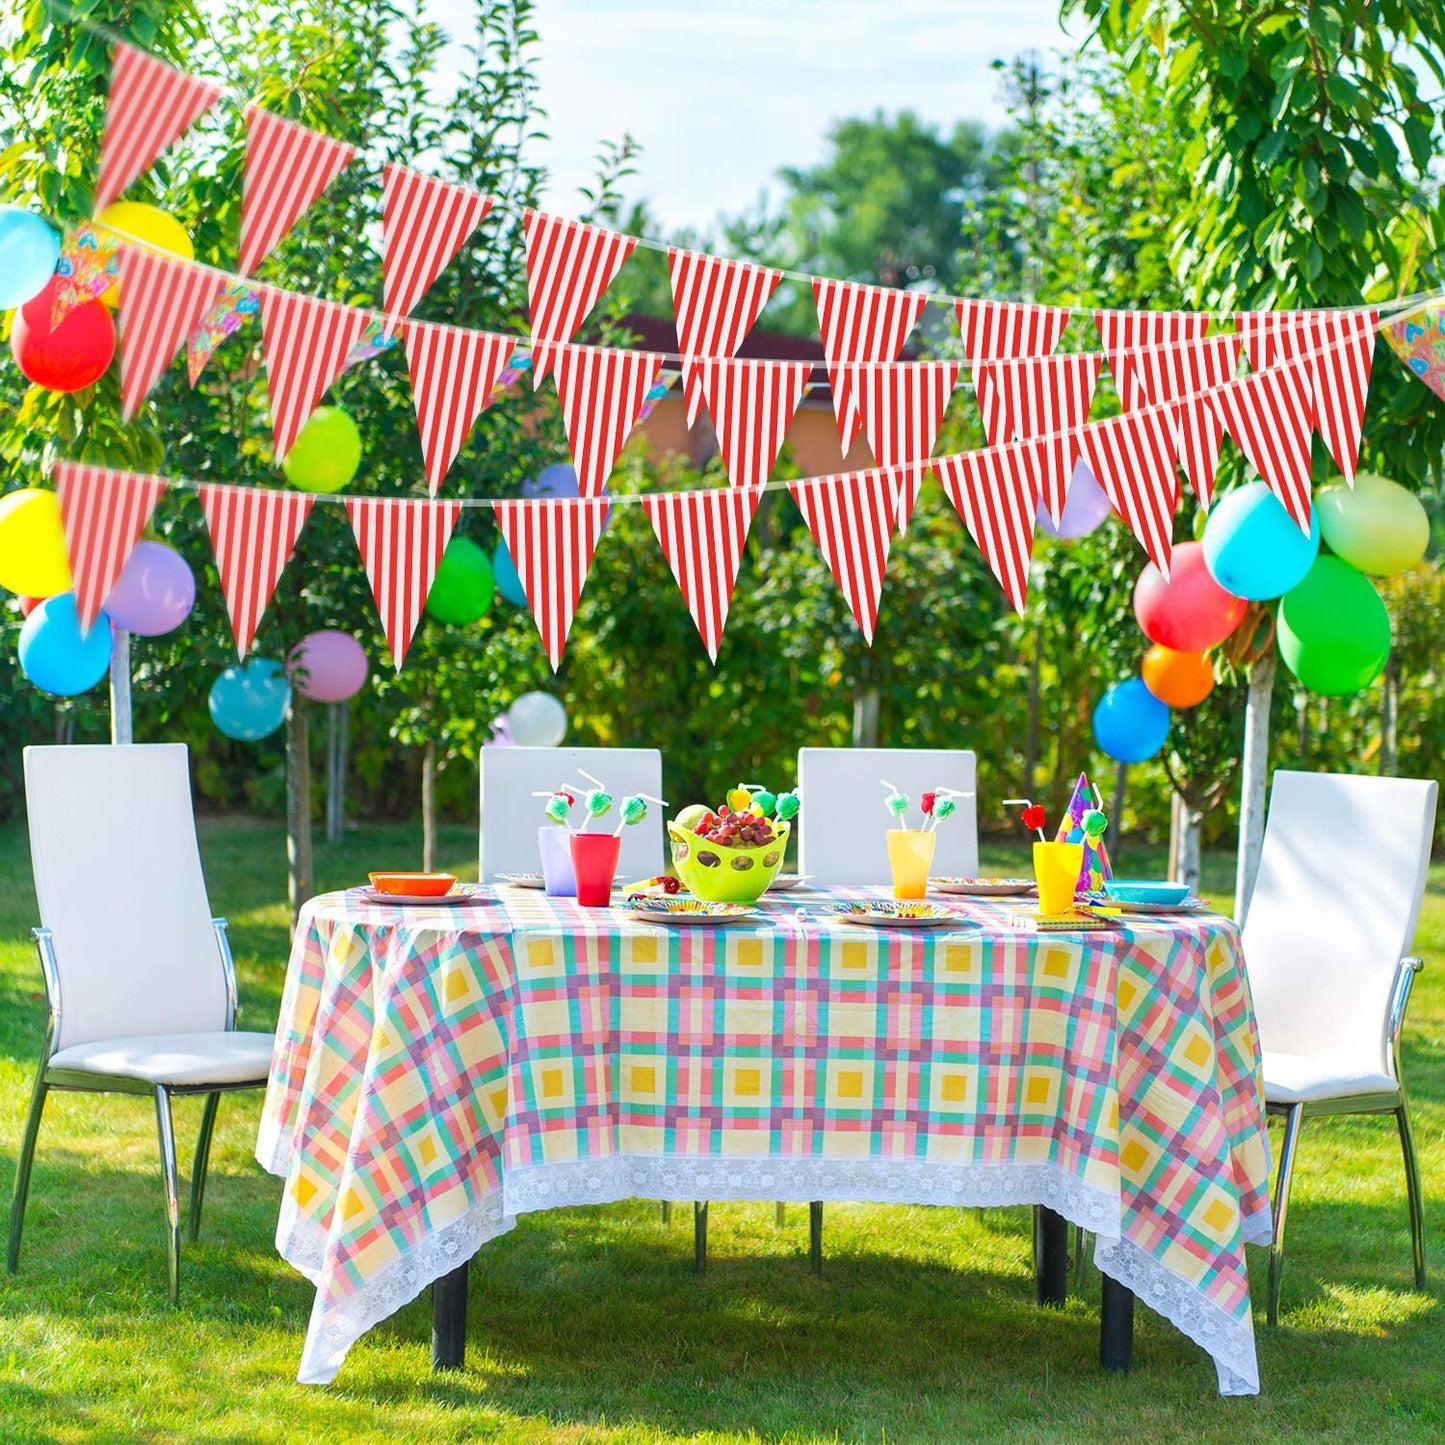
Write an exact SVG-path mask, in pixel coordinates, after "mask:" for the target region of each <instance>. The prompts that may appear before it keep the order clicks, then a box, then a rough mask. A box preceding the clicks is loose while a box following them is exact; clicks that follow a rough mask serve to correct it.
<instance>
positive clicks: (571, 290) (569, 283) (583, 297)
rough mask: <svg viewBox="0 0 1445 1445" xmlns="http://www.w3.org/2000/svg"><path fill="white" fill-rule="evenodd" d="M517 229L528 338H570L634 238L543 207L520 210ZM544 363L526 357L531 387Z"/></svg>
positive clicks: (541, 374) (542, 371)
mask: <svg viewBox="0 0 1445 1445" xmlns="http://www.w3.org/2000/svg"><path fill="white" fill-rule="evenodd" d="M522 230H523V236H524V238H525V242H526V251H527V306H528V310H529V311H530V313H531V317H532V340H533V341H571V339H572V338H573V337H574V336H575V335H576V334H577V328H578V327H579V326H581V325H582V323H583V322H584V321H585V320H586V319H587V318H588V316H590V315H591V314H592V308H593V307H594V306H595V305H596V304H597V302H598V300H599V299H600V298H601V296H602V293H603V292H604V291H605V290H606V289H607V288H608V287H609V286H610V285H611V284H612V281H613V278H614V277H615V276H616V275H617V273H618V271H620V270H621V269H622V263H623V262H624V261H626V260H627V258H628V257H629V256H630V255H631V254H632V251H633V248H634V247H635V246H636V245H637V242H636V241H635V240H634V239H633V238H632V237H631V236H623V235H621V234H619V233H618V232H617V231H607V230H604V229H603V228H602V227H601V226H589V225H587V224H586V223H585V222H584V221H569V220H567V219H566V218H565V217H563V216H549V215H548V214H547V213H546V212H545V211H532V210H527V211H523V213H522ZM547 365H548V363H546V362H543V363H542V364H541V365H539V364H538V360H537V358H536V357H535V356H534V357H533V358H532V385H533V386H534V387H535V386H537V385H538V384H539V383H540V382H541V381H542V379H543V377H545V376H546V374H547Z"/></svg>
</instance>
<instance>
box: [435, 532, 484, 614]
mask: <svg viewBox="0 0 1445 1445" xmlns="http://www.w3.org/2000/svg"><path fill="white" fill-rule="evenodd" d="M496 587H497V584H496V579H495V578H494V577H493V576H492V564H491V563H490V562H489V561H487V554H486V553H485V552H483V551H482V549H481V548H480V547H478V546H477V544H476V543H475V542H472V541H469V540H468V539H467V538H466V537H453V538H452V539H451V541H450V542H448V543H447V549H446V551H445V552H443V553H442V561H441V566H440V567H438V568H437V574H436V576H435V577H434V578H433V579H432V584H431V591H430V592H429V593H427V599H426V610H427V615H428V616H430V617H435V618H436V620H437V621H438V622H446V623H450V624H451V625H452V626H453V627H463V626H465V625H466V624H467V623H469V622H476V621H477V620H478V619H479V618H482V617H485V616H486V615H487V610H488V609H489V608H490V607H491V605H492V595H493V593H494V592H495V591H496Z"/></svg>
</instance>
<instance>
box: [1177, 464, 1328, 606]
mask: <svg viewBox="0 0 1445 1445" xmlns="http://www.w3.org/2000/svg"><path fill="white" fill-rule="evenodd" d="M1319 550H1320V516H1319V510H1318V509H1317V508H1311V511H1310V534H1309V536H1308V537H1306V536H1305V534H1304V533H1303V532H1301V531H1300V529H1299V524H1298V523H1297V522H1296V521H1295V520H1294V518H1293V517H1291V516H1290V514H1289V513H1288V512H1287V511H1285V508H1284V503H1283V502H1281V501H1280V499H1279V498H1278V497H1277V496H1275V494H1274V493H1273V492H1272V491H1270V489H1269V487H1268V486H1267V485H1266V484H1265V483H1264V482H1248V483H1246V484H1245V485H1244V486H1242V487H1236V488H1235V489H1234V490H1233V491H1232V492H1226V493H1225V494H1224V495H1223V496H1222V497H1219V498H1218V499H1217V500H1216V501H1215V503H1214V506H1213V507H1211V508H1210V510H1209V520H1208V521H1207V522H1205V524H1204V565H1205V566H1206V567H1208V568H1209V575H1210V576H1211V577H1213V578H1214V580H1215V581H1216V582H1218V583H1219V585H1220V586H1221V587H1223V588H1224V590H1225V591H1226V592H1232V593H1233V594H1234V595H1235V596H1236V597H1244V598H1246V599H1248V600H1249V601H1250V602H1263V601H1265V600H1267V599H1268V598H1271V597H1283V596H1284V594H1285V593H1286V592H1288V591H1289V590H1290V588H1292V587H1297V586H1298V585H1299V584H1300V583H1301V582H1302V581H1303V580H1304V577H1305V574H1306V573H1307V572H1308V571H1309V570H1310V567H1311V566H1312V565H1313V563H1314V560H1315V558H1316V557H1317V556H1318V555H1319Z"/></svg>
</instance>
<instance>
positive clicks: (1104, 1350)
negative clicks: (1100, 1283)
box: [1099, 1274, 1134, 1373]
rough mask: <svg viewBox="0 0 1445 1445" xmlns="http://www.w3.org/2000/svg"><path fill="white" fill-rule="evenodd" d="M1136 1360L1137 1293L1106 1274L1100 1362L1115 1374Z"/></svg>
mask: <svg viewBox="0 0 1445 1445" xmlns="http://www.w3.org/2000/svg"><path fill="white" fill-rule="evenodd" d="M1133 1362H1134V1292H1133V1291H1132V1290H1130V1289H1126V1288H1125V1287H1124V1286H1123V1285H1122V1284H1120V1283H1119V1281H1118V1280H1116V1279H1110V1278H1109V1276H1108V1275H1107V1274H1106V1275H1105V1276H1104V1307H1103V1310H1102V1311H1101V1313H1100V1315H1099V1363H1100V1364H1101V1365H1102V1366H1103V1367H1104V1368H1105V1369H1106V1370H1112V1371H1114V1372H1115V1373H1119V1372H1122V1371H1124V1370H1127V1369H1128V1368H1129V1366H1130V1365H1131V1364H1133Z"/></svg>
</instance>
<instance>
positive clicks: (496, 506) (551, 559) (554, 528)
mask: <svg viewBox="0 0 1445 1445" xmlns="http://www.w3.org/2000/svg"><path fill="white" fill-rule="evenodd" d="M608 505H609V504H608V502H607V500H606V498H604V497H583V498H546V499H535V500H528V501H516V502H496V503H493V510H494V511H495V512H496V515H497V525H498V526H500V527H501V529H502V536H503V537H504V538H505V539H506V542H507V551H508V552H509V553H511V556H512V561H513V562H514V563H515V564H516V568H517V576H518V577H519V578H520V579H521V582H522V590H523V591H524V592H526V594H527V602H528V604H529V605H530V606H531V608H532V616H533V617H534V618H536V621H537V631H538V632H539V633H540V634H541V637H542V646H543V647H544V648H545V649H546V653H547V660H548V662H550V663H551V664H552V671H553V672H556V670H557V668H558V665H559V664H560V663H561V661H562V651H563V649H564V648H565V647H566V646H567V634H568V632H570V631H571V629H572V618H573V617H574V616H575V615H576V612H577V600H578V598H580V597H581V596H582V588H583V585H584V584H585V583H586V581H587V570H588V568H589V567H591V565H592V556H593V554H594V553H595V552H596V550H597V539H598V537H600V536H601V535H602V527H603V524H604V523H605V522H606V520H607V508H608Z"/></svg>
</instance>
